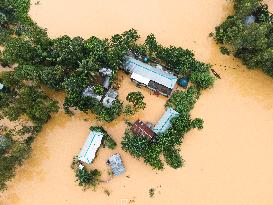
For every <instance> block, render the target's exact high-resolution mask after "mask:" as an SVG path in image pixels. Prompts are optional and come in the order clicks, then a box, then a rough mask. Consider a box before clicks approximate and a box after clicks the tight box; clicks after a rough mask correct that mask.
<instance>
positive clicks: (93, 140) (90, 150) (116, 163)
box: [78, 131, 125, 176]
mask: <svg viewBox="0 0 273 205" xmlns="http://www.w3.org/2000/svg"><path fill="white" fill-rule="evenodd" d="M103 136H104V134H103V133H102V132H99V131H90V133H89V135H88V137H87V139H86V141H85V143H84V145H83V147H82V149H81V152H80V154H79V155H78V160H79V161H80V162H82V163H86V164H91V163H92V162H93V160H94V159H95V156H96V152H97V150H98V149H99V147H100V145H101V142H102V140H103ZM106 163H107V164H108V165H109V166H110V167H111V169H112V172H113V174H114V175H115V176H119V175H121V174H123V173H124V172H125V167H124V165H123V163H122V159H121V156H120V154H118V153H116V154H114V155H112V156H110V157H109V159H108V160H107V162H106ZM79 168H83V165H82V164H80V167H79Z"/></svg>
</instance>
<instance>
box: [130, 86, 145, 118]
mask: <svg viewBox="0 0 273 205" xmlns="http://www.w3.org/2000/svg"><path fill="white" fill-rule="evenodd" d="M126 100H127V101H128V102H130V103H132V104H133V112H134V113H136V112H137V111H139V110H144V109H145V107H146V103H145V102H144V95H143V94H142V93H141V92H139V91H137V92H130V93H129V94H128V95H127V97H126ZM127 109H130V108H129V107H127ZM126 112H127V111H126ZM127 113H129V110H128V112H127Z"/></svg>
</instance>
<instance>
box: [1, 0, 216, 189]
mask: <svg viewBox="0 0 273 205" xmlns="http://www.w3.org/2000/svg"><path fill="white" fill-rule="evenodd" d="M29 6H30V1H29V0H3V1H1V2H0V27H1V30H0V46H3V47H4V51H3V52H1V53H0V63H1V65H2V66H3V67H6V66H9V67H12V66H13V65H15V68H14V69H13V71H9V72H3V73H1V80H2V83H3V85H4V87H5V89H7V92H6V91H5V92H0V114H1V116H2V117H3V118H7V119H9V120H11V121H15V122H19V123H20V120H21V119H22V118H25V117H26V118H27V121H28V122H30V124H26V125H25V124H24V125H23V126H22V128H21V129H20V130H14V129H8V128H6V127H5V128H4V129H2V130H1V135H4V137H5V139H6V140H5V142H4V141H3V142H1V143H3V144H2V145H1V146H2V148H1V149H2V152H4V154H3V155H1V157H0V164H1V166H0V173H1V176H0V190H3V189H5V188H6V182H7V181H8V180H10V179H11V178H12V177H13V176H14V173H15V168H16V167H17V166H18V165H21V164H22V162H23V160H24V159H26V158H27V157H28V156H29V155H30V151H31V143H32V142H33V139H34V138H35V136H37V134H38V133H39V132H40V131H41V129H42V127H43V125H44V124H45V123H46V122H47V121H48V120H49V119H50V118H51V116H52V114H53V113H55V112H57V111H58V108H59V107H58V105H57V102H56V101H54V100H52V99H50V98H49V97H48V96H46V94H45V93H44V92H43V90H42V88H41V86H46V87H48V88H50V89H53V90H55V91H63V92H65V100H64V103H63V107H64V110H65V112H66V113H67V114H73V111H74V110H80V111H82V112H85V113H89V112H90V113H94V114H95V115H96V116H97V119H98V120H102V121H106V122H111V121H113V120H115V119H116V118H117V117H118V116H120V115H121V114H122V113H123V112H122V111H123V103H122V102H121V101H120V100H118V99H117V100H116V101H115V102H114V103H113V104H112V106H111V107H110V108H109V107H105V106H104V105H103V104H102V103H101V102H100V101H98V100H96V99H94V98H90V97H86V96H84V95H83V92H84V90H85V89H86V88H88V87H89V86H93V88H94V92H95V93H96V94H99V95H103V94H104V93H105V90H104V88H103V82H102V80H101V78H102V76H101V74H100V69H101V68H111V70H112V75H111V77H110V83H111V85H112V86H113V87H115V85H117V71H118V70H119V69H120V68H121V67H122V66H123V60H124V56H125V55H126V54H127V53H128V51H130V52H132V53H134V54H135V55H136V56H139V59H146V61H147V62H148V63H151V64H161V65H163V66H164V67H165V68H166V69H167V70H168V71H169V72H172V73H174V74H175V75H177V76H178V77H187V78H189V80H190V82H191V84H192V85H193V86H194V87H192V88H190V89H189V90H187V91H176V92H175V93H174V95H173V96H172V97H171V99H170V100H169V101H168V102H167V106H172V107H174V108H175V109H176V110H177V111H178V112H179V113H180V116H179V117H177V118H175V119H174V120H173V122H172V125H173V126H172V127H171V128H170V129H169V130H168V131H167V132H166V133H164V134H161V135H158V136H157V140H156V143H151V142H149V141H148V140H147V139H145V138H139V137H137V136H134V135H132V133H130V132H129V131H127V132H126V135H125V137H124V139H123V142H122V147H123V149H124V150H126V151H129V152H130V153H131V154H132V155H133V156H135V157H137V158H140V157H143V158H144V161H145V162H146V163H148V164H150V165H151V166H152V167H154V168H156V169H162V168H163V162H162V161H161V159H160V156H161V154H163V156H164V157H165V161H166V163H167V164H169V165H170V166H171V167H173V168H178V167H181V166H182V165H183V160H182V159H181V157H180V154H179V147H178V146H179V145H180V144H181V143H182V139H183V136H184V134H185V133H186V132H188V131H189V130H190V129H191V128H195V127H197V128H201V127H202V120H200V119H196V120H191V119H190V114H189V112H190V110H191V109H192V108H193V105H194V103H195V102H196V100H197V98H198V96H199V94H200V90H201V89H206V88H209V87H211V86H212V85H213V82H214V78H213V77H212V76H211V74H210V68H211V65H208V64H205V63H202V62H200V61H197V60H196V59H195V58H194V54H193V53H192V52H191V51H190V50H187V49H186V50H184V49H183V48H181V47H174V46H170V47H164V46H162V45H160V44H159V43H158V42H157V41H156V38H155V36H154V35H153V34H150V35H149V36H147V38H146V40H145V41H144V43H143V44H140V43H138V40H139V38H140V36H139V35H138V33H137V31H136V30H134V29H131V30H129V31H126V32H124V33H122V34H116V35H113V36H112V37H111V38H109V39H99V38H97V37H95V36H92V37H90V38H89V39H87V40H85V39H83V38H81V37H75V38H70V37H69V36H61V37H59V38H57V39H50V38H49V37H48V35H47V32H46V30H45V29H42V28H40V27H38V26H37V25H36V23H34V22H33V21H32V20H31V19H30V17H29V16H28V10H29ZM116 87H117V88H116V89H118V86H116ZM127 100H128V102H129V103H132V109H131V110H132V112H133V113H134V112H136V111H138V110H140V109H144V108H145V103H144V101H143V97H142V96H141V93H131V94H129V95H128V99H127ZM125 110H126V109H125ZM128 110H129V109H127V111H128ZM129 111H130V110H129ZM129 111H128V112H127V113H129V114H130V113H131V111H130V112H129ZM91 129H100V131H102V132H104V130H103V128H101V127H96V128H91ZM18 135H22V136H25V135H27V137H22V138H23V139H22V140H14V139H13V136H18ZM3 139H4V138H3ZM103 141H104V144H105V145H106V146H107V147H109V148H110V149H113V148H114V147H115V146H116V143H115V142H114V141H113V139H112V138H111V137H110V136H109V135H108V134H107V135H106V137H105V138H104V139H103ZM77 163H78V162H75V163H73V168H74V169H75V171H76V176H77V178H78V181H79V184H80V185H81V186H83V187H85V188H88V187H90V186H91V187H95V186H96V185H97V183H98V177H99V176H100V172H99V171H98V170H91V171H88V170H85V168H84V169H78V168H76V165H77ZM77 167H78V166H77ZM7 170H8V171H7Z"/></svg>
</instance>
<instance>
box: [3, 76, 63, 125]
mask: <svg viewBox="0 0 273 205" xmlns="http://www.w3.org/2000/svg"><path fill="white" fill-rule="evenodd" d="M6 76H8V78H5V77H6ZM9 77H10V75H3V82H4V85H5V86H8V84H5V82H7V81H8V80H10V78H9ZM12 83H13V82H12ZM12 83H10V84H12ZM13 86H17V85H13ZM13 89H14V90H13V91H11V92H7V93H1V95H0V96H1V98H0V105H2V106H1V107H0V108H1V110H0V111H2V112H3V114H4V115H5V116H6V117H7V118H8V119H10V120H12V121H14V120H18V119H19V117H21V116H22V115H26V116H27V117H28V118H29V119H30V120H31V121H32V122H33V123H34V124H36V125H38V126H42V125H43V124H45V123H46V122H47V121H48V120H49V119H50V118H51V115H52V113H54V112H57V111H58V109H59V107H58V104H57V102H56V101H53V100H51V99H50V98H48V97H47V96H46V95H45V94H44V93H43V92H42V91H41V90H40V89H39V88H38V87H36V86H26V85H24V86H23V87H14V88H13ZM1 101H2V102H1Z"/></svg>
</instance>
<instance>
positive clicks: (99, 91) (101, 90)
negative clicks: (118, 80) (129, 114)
mask: <svg viewBox="0 0 273 205" xmlns="http://www.w3.org/2000/svg"><path fill="white" fill-rule="evenodd" d="M94 93H96V94H97V95H103V93H104V88H103V86H102V85H96V86H95V87H94Z"/></svg>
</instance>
